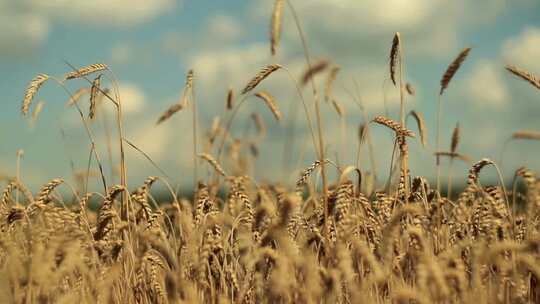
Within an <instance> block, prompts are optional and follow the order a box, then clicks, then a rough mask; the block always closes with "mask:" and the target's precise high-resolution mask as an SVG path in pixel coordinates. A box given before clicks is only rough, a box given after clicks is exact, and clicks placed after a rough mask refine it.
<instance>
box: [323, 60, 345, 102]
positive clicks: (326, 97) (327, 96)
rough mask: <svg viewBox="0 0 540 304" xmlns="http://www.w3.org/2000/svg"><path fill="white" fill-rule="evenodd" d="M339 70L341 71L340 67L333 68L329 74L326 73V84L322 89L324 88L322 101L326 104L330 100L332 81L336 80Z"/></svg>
mask: <svg viewBox="0 0 540 304" xmlns="http://www.w3.org/2000/svg"><path fill="white" fill-rule="evenodd" d="M340 70H341V67H339V66H335V67H333V68H332V69H330V72H328V77H327V78H326V83H325V86H324V88H325V90H324V100H326V102H328V101H329V100H330V98H332V86H333V84H334V81H335V80H336V78H337V74H338V73H339V71H340Z"/></svg>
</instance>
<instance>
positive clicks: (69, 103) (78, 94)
mask: <svg viewBox="0 0 540 304" xmlns="http://www.w3.org/2000/svg"><path fill="white" fill-rule="evenodd" d="M90 91H91V90H90V88H88V87H83V88H80V89H78V90H77V91H75V93H73V94H72V95H71V97H69V99H68V101H67V102H66V106H68V107H70V106H72V105H73V104H74V103H76V102H78V101H79V99H81V97H82V96H83V95H85V94H88V93H90Z"/></svg>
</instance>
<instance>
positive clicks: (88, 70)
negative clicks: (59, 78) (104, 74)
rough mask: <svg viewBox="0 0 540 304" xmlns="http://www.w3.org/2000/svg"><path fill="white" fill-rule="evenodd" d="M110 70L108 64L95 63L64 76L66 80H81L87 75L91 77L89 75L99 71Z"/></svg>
mask: <svg viewBox="0 0 540 304" xmlns="http://www.w3.org/2000/svg"><path fill="white" fill-rule="evenodd" d="M108 69H109V67H108V66H107V65H106V64H103V63H94V64H91V65H89V66H85V67H82V68H80V69H78V70H75V71H72V72H69V73H67V74H66V75H65V76H64V79H66V80H68V79H75V78H81V77H84V76H86V75H89V74H92V73H95V72H99V71H104V70H108Z"/></svg>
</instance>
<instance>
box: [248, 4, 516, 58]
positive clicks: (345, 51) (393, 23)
mask: <svg viewBox="0 0 540 304" xmlns="http://www.w3.org/2000/svg"><path fill="white" fill-rule="evenodd" d="M477 2H479V3H477ZM294 6H295V8H296V11H297V12H298V14H299V17H300V20H301V23H302V26H303V28H304V30H305V32H306V34H307V37H308V41H309V42H310V45H311V46H312V47H313V46H317V47H321V48H322V49H323V51H324V52H327V53H330V54H331V55H333V53H334V54H335V53H338V55H339V57H340V58H343V56H344V55H346V56H349V57H351V56H353V57H354V58H355V59H356V60H358V59H359V58H358V56H359V54H358V51H357V50H358V48H359V47H361V48H362V56H364V57H371V58H373V57H378V56H380V50H381V49H383V48H389V44H390V42H391V39H392V35H393V33H394V32H401V33H402V37H403V42H404V46H405V53H406V54H407V56H410V55H414V56H418V57H420V56H421V57H425V56H428V57H431V58H436V59H440V58H446V57H447V56H448V55H450V54H451V52H452V51H454V50H455V49H457V48H458V46H457V44H458V43H459V41H458V39H457V37H458V36H459V35H458V33H460V31H462V30H464V29H467V28H469V27H472V26H474V27H478V25H481V24H491V23H492V22H493V21H494V20H495V18H496V17H497V16H498V15H500V13H501V12H502V11H503V10H504V9H505V8H506V4H505V1H504V0H491V1H488V0H483V1H482V0H480V1H468V0H456V1H445V0H411V1H402V0H388V1H379V0H366V1H357V0H336V1H327V0H303V1H295V3H294ZM285 10H286V11H287V10H288V8H287V7H286V8H285ZM254 11H255V13H254V14H253V15H254V16H255V17H254V19H255V18H256V19H264V20H269V15H270V12H271V4H270V3H268V1H259V2H258V4H257V6H256V7H255V8H254ZM478 12H482V13H481V14H478ZM478 15H481V16H478ZM284 16H285V18H284V32H285V35H284V36H285V38H288V39H289V40H292V41H296V40H297V39H298V38H297V33H296V28H295V26H294V24H293V23H292V18H290V14H289V13H285V15H284ZM310 37H317V39H313V38H312V39H309V38H310Z"/></svg>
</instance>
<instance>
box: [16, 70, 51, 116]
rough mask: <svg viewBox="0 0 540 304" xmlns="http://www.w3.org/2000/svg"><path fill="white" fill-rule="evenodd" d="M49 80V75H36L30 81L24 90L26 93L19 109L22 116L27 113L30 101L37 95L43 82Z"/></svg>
mask: <svg viewBox="0 0 540 304" xmlns="http://www.w3.org/2000/svg"><path fill="white" fill-rule="evenodd" d="M47 79H49V75H47V74H38V75H37V76H36V77H35V78H34V79H32V81H30V84H29V85H28V87H27V88H26V92H25V93H24V100H23V103H22V107H21V113H22V114H23V115H26V113H28V109H30V104H31V103H32V99H34V96H35V95H36V94H37V92H38V90H39V88H40V87H41V86H42V85H43V83H44V82H45V81H47Z"/></svg>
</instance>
